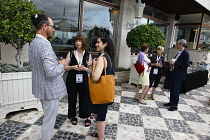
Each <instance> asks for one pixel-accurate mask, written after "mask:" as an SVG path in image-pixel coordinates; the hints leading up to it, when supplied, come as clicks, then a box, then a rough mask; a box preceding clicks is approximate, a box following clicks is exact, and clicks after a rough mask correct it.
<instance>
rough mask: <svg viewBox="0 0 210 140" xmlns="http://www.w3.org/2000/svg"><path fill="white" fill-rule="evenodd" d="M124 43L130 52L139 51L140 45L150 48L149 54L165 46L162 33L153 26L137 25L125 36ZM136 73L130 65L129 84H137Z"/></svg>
mask: <svg viewBox="0 0 210 140" xmlns="http://www.w3.org/2000/svg"><path fill="white" fill-rule="evenodd" d="M126 43H127V45H128V47H130V48H131V49H132V50H137V49H138V50H139V49H140V47H141V45H142V44H145V43H146V44H148V45H149V46H150V52H152V51H153V50H156V47H157V46H164V45H165V36H164V34H163V32H162V31H161V30H160V29H159V28H158V27H157V26H155V25H139V26H137V27H135V28H133V29H131V31H130V32H128V34H127V38H126ZM137 82H138V73H137V72H136V70H135V68H134V66H133V65H131V72H130V78H129V83H134V84H137Z"/></svg>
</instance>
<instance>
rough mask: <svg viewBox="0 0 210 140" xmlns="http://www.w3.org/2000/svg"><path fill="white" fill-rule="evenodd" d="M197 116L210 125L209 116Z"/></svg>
mask: <svg viewBox="0 0 210 140" xmlns="http://www.w3.org/2000/svg"><path fill="white" fill-rule="evenodd" d="M198 115H199V116H200V117H201V118H202V119H203V120H204V121H205V122H206V123H208V124H210V114H199V113H198Z"/></svg>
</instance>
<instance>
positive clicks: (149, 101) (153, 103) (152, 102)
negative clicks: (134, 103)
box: [139, 100, 157, 108]
mask: <svg viewBox="0 0 210 140" xmlns="http://www.w3.org/2000/svg"><path fill="white" fill-rule="evenodd" d="M146 102H147V105H146V106H147V107H155V108H157V104H156V101H154V100H147V101H146ZM139 105H141V104H139ZM141 106H144V105H141Z"/></svg>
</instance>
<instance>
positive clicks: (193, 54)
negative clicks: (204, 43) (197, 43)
mask: <svg viewBox="0 0 210 140" xmlns="http://www.w3.org/2000/svg"><path fill="white" fill-rule="evenodd" d="M187 51H188V52H189V54H190V61H192V62H196V61H201V60H205V59H206V56H205V55H208V56H207V60H205V61H206V62H207V63H210V52H208V51H199V50H187ZM177 53H178V49H176V48H170V49H169V55H168V61H169V60H171V59H173V58H174V57H175V56H176V54H177Z"/></svg>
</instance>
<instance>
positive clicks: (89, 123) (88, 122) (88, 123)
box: [85, 119, 91, 127]
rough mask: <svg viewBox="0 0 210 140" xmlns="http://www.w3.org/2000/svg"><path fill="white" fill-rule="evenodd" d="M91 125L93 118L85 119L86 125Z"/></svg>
mask: <svg viewBox="0 0 210 140" xmlns="http://www.w3.org/2000/svg"><path fill="white" fill-rule="evenodd" d="M90 125H91V120H89V119H86V120H85V127H88V126H90Z"/></svg>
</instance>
